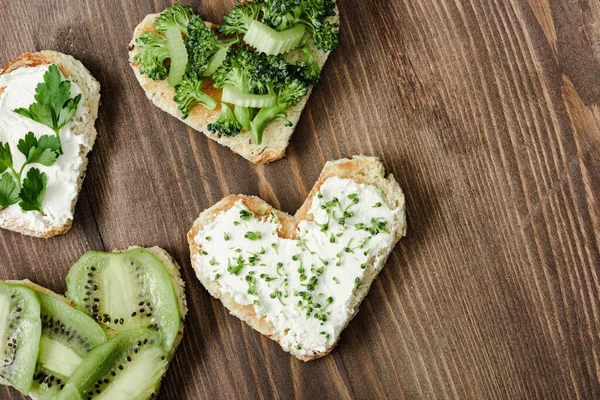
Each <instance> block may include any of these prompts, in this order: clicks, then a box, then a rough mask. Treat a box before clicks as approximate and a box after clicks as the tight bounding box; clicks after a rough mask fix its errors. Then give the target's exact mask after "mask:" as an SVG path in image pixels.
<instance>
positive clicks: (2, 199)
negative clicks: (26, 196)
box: [0, 173, 19, 209]
mask: <svg viewBox="0 0 600 400" xmlns="http://www.w3.org/2000/svg"><path fill="white" fill-rule="evenodd" d="M18 202H19V188H18V187H17V184H16V183H15V181H14V180H13V178H12V176H11V175H10V174H9V173H6V174H4V175H2V178H0V209H3V208H6V207H8V206H10V205H13V204H16V203H18Z"/></svg>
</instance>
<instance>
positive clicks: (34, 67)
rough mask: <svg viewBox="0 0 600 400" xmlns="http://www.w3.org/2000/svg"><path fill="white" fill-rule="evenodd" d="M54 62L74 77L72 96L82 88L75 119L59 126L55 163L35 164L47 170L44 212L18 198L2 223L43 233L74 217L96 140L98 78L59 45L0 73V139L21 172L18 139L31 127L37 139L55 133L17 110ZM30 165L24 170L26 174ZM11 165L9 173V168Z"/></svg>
mask: <svg viewBox="0 0 600 400" xmlns="http://www.w3.org/2000/svg"><path fill="white" fill-rule="evenodd" d="M52 64H54V65H56V66H57V67H58V70H59V71H60V73H61V74H62V79H64V80H68V81H70V82H71V96H73V97H74V96H76V95H79V94H80V95H81V100H80V101H79V104H78V107H77V111H76V113H75V115H74V116H73V119H72V120H70V122H68V123H67V124H66V125H65V126H63V127H62V128H60V131H59V132H60V142H61V144H62V151H63V153H62V154H61V155H60V156H58V158H57V159H56V162H55V163H54V164H52V165H49V166H44V165H41V164H35V165H34V166H33V167H35V168H38V169H39V170H41V172H42V173H44V174H45V175H46V176H47V184H46V191H45V195H44V197H43V201H42V208H43V211H44V214H42V213H40V212H38V211H23V210H22V208H21V207H20V206H19V205H18V204H13V205H10V206H8V207H5V208H2V207H0V228H5V229H10V230H13V231H17V232H20V233H23V234H26V235H31V236H37V237H44V238H49V237H52V236H56V235H61V234H64V233H66V232H67V231H68V230H69V229H70V228H71V225H72V223H73V213H74V210H75V204H76V203H77V198H78V196H79V191H80V190H81V186H82V184H83V179H84V177H85V170H86V167H87V164H88V160H87V156H88V153H89V152H90V151H91V149H92V147H93V145H94V142H95V140H96V128H95V127H94V123H95V121H96V118H97V117H98V106H99V104H100V84H99V83H98V81H96V80H95V79H94V77H93V76H92V74H91V73H90V72H89V71H88V70H87V69H86V68H85V67H84V66H83V64H82V63H81V62H79V61H77V60H76V59H75V58H73V57H71V56H69V55H66V54H62V53H58V52H55V51H42V52H39V53H25V54H23V55H22V56H21V57H19V58H17V59H15V60H14V61H12V62H11V63H10V65H8V66H7V67H6V68H5V69H4V70H3V71H2V73H1V74H0V142H2V143H5V144H8V145H9V146H10V150H11V153H12V161H13V164H14V168H15V170H16V171H17V172H18V171H19V169H20V167H21V165H23V163H24V161H25V157H24V155H23V154H21V153H20V151H19V150H18V149H17V145H18V142H19V140H21V139H23V138H24V137H25V136H26V135H27V133H28V132H33V133H34V135H35V136H36V138H38V139H39V138H40V137H41V136H42V135H48V136H51V137H54V135H55V133H54V132H53V130H52V129H51V128H49V127H48V126H45V125H43V124H41V123H38V122H36V121H34V120H32V119H30V118H27V117H25V116H23V115H20V114H18V113H16V112H14V110H15V109H17V108H28V107H29V106H30V105H31V104H33V103H35V102H36V100H35V99H34V96H35V95H36V87H37V85H38V84H39V83H41V82H43V80H44V74H45V72H47V71H48V70H49V68H50V66H51V65H52ZM29 168H30V167H29V166H28V167H27V168H26V169H25V170H23V173H22V176H23V177H25V174H26V172H27V171H28V170H29ZM3 170H4V168H3ZM8 171H9V170H7V172H6V174H11V173H10V172H8ZM3 172H4V171H3ZM0 175H1V174H0ZM12 175H14V174H11V175H10V176H12Z"/></svg>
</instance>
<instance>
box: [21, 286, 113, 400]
mask: <svg viewBox="0 0 600 400" xmlns="http://www.w3.org/2000/svg"><path fill="white" fill-rule="evenodd" d="M40 290H45V289H43V288H40ZM38 295H39V299H40V304H41V320H42V336H41V338H40V349H39V353H38V358H37V366H36V369H35V375H34V383H33V386H32V387H31V394H33V395H36V397H37V398H40V399H53V398H55V397H56V396H57V394H58V392H59V391H60V390H61V389H62V388H63V387H64V385H65V383H66V382H67V379H68V378H69V377H70V376H71V374H72V373H73V371H75V369H76V368H77V367H78V366H79V364H80V363H81V360H82V359H83V357H84V356H85V355H86V354H87V353H89V352H90V350H92V349H93V348H94V347H96V346H98V345H100V344H102V343H104V342H106V341H107V338H106V334H105V333H104V330H103V329H102V328H101V327H100V325H98V324H97V323H96V322H95V321H94V320H93V319H92V318H90V317H89V316H88V315H86V314H85V313H83V312H81V311H79V310H77V309H75V308H74V307H71V306H70V305H68V304H66V303H65V302H64V301H62V300H61V299H60V298H58V297H55V296H51V295H47V294H44V293H41V292H38Z"/></svg>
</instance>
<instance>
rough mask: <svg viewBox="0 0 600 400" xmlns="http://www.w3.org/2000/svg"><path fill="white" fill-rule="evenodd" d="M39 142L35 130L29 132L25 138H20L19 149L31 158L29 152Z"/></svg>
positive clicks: (26, 156)
mask: <svg viewBox="0 0 600 400" xmlns="http://www.w3.org/2000/svg"><path fill="white" fill-rule="evenodd" d="M37 143H38V141H37V138H36V137H35V135H34V134H33V132H29V133H28V134H27V135H25V137H24V138H23V139H21V140H19V143H17V149H19V151H20V152H21V154H23V155H24V156H25V158H29V152H30V151H31V150H32V149H34V148H35V147H36V146H37Z"/></svg>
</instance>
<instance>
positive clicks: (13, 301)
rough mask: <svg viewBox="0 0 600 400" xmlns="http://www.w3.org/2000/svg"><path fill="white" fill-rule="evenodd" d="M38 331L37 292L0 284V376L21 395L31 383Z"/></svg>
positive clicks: (38, 303)
mask: <svg viewBox="0 0 600 400" xmlns="http://www.w3.org/2000/svg"><path fill="white" fill-rule="evenodd" d="M41 330H42V323H41V320H40V301H39V298H38V295H37V293H36V292H34V291H33V290H31V289H29V288H26V287H23V286H20V285H12V284H10V283H6V282H3V281H0V346H1V348H0V351H1V352H2V353H1V354H2V357H3V359H2V361H1V362H0V377H2V379H3V380H4V381H6V382H8V383H9V384H11V385H12V386H14V387H15V388H16V389H17V390H18V391H20V392H21V393H23V394H28V393H29V390H30V389H31V384H32V382H33V373H34V370H35V364H36V360H37V357H38V346H39V343H40V334H41Z"/></svg>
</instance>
